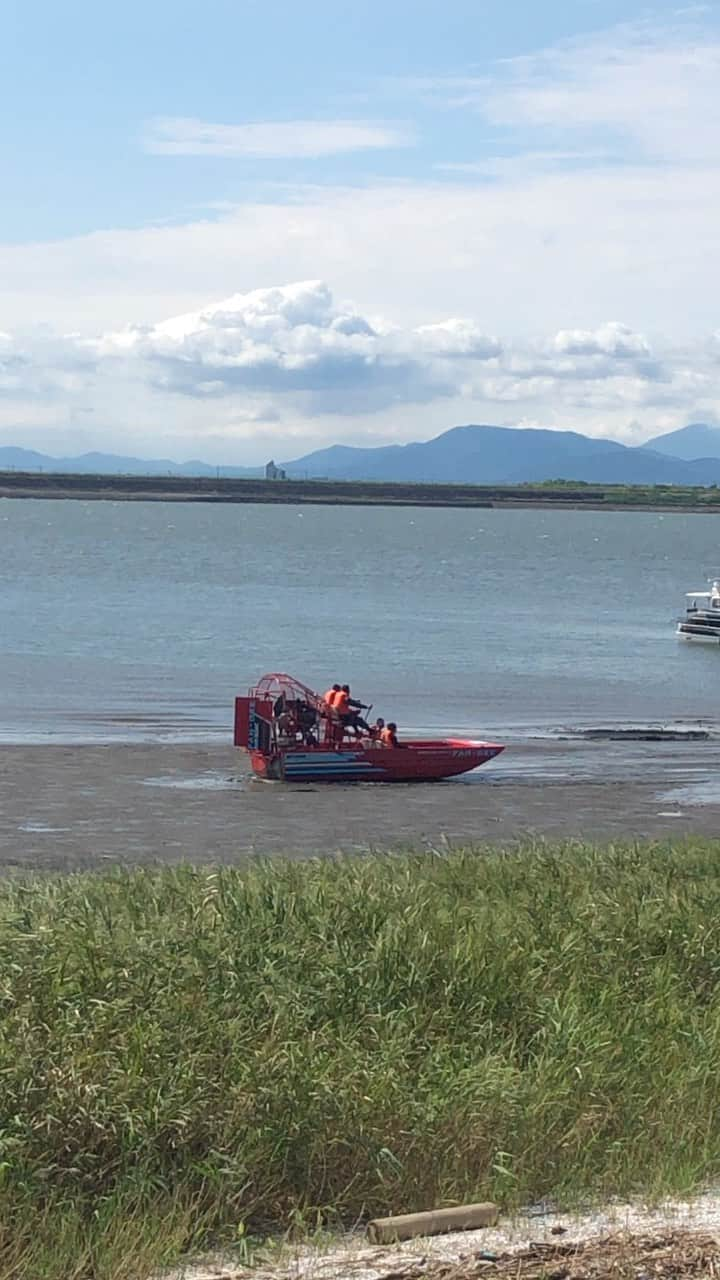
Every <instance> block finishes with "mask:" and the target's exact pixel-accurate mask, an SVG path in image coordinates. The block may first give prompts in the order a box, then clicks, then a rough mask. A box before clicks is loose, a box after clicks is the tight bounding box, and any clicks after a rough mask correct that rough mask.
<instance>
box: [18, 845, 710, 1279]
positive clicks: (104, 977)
mask: <svg viewBox="0 0 720 1280" xmlns="http://www.w3.org/2000/svg"><path fill="white" fill-rule="evenodd" d="M719 850H720V846H719V845H718V844H715V843H711V842H694V843H689V844H685V845H682V846H678V847H677V848H674V849H671V848H668V847H666V846H656V847H646V848H628V849H612V848H611V849H604V850H594V849H590V848H580V847H570V846H568V847H564V848H560V847H558V848H556V849H551V848H544V847H538V848H528V849H524V850H520V851H515V852H512V853H508V854H493V853H487V851H485V852H483V851H481V850H477V851H475V852H473V851H465V852H456V853H452V854H443V855H437V856H436V855H430V854H428V855H425V856H423V857H417V856H394V857H387V856H385V857H380V856H378V857H376V858H369V859H366V860H348V861H343V862H328V861H324V862H312V863H307V862H302V863H289V864H280V863H277V862H273V863H269V864H264V865H258V866H254V867H250V868H249V869H247V868H242V869H237V870H236V869H224V870H221V871H218V872H212V873H208V872H207V870H206V869H203V870H193V869H189V868H188V869H182V868H181V869H163V870H158V871H135V872H132V873H112V874H108V875H104V876H78V877H69V878H63V879H53V880H37V881H33V882H27V881H23V882H14V883H5V884H3V885H2V886H1V887H0V1001H1V1006H2V1019H1V1021H0V1081H1V1085H0V1275H2V1276H3V1277H9V1276H11V1275H12V1276H25V1275H27V1276H32V1277H33V1278H34V1280H42V1278H43V1277H45V1278H46V1280H49V1277H53V1280H59V1278H60V1277H62V1278H63V1280H70V1278H72V1277H81V1276H82V1277H91V1276H92V1277H95V1278H99V1277H103V1278H108V1280H109V1277H111V1276H112V1277H115V1280H117V1278H118V1277H121V1276H124V1275H127V1276H133V1277H134V1280H139V1278H140V1277H141V1276H142V1275H144V1274H146V1271H147V1269H148V1268H149V1267H150V1266H151V1265H152V1264H153V1263H155V1262H157V1261H158V1260H161V1259H163V1258H167V1257H168V1256H170V1255H171V1254H173V1253H174V1252H175V1251H177V1250H179V1249H182V1248H187V1247H192V1246H193V1245H194V1244H197V1243H198V1242H199V1241H200V1240H201V1239H202V1238H203V1234H204V1233H208V1232H209V1233H217V1232H220V1233H221V1234H222V1233H224V1234H225V1235H226V1236H227V1237H233V1236H235V1237H236V1238H237V1233H238V1231H239V1230H245V1231H248V1232H263V1231H266V1230H270V1229H273V1228H275V1229H277V1228H279V1229H285V1228H287V1227H288V1225H290V1224H292V1223H294V1222H295V1223H297V1222H302V1223H304V1224H305V1225H309V1226H312V1225H314V1224H315V1223H316V1222H317V1221H318V1220H319V1219H322V1220H326V1221H328V1220H329V1221H330V1222H333V1221H335V1222H337V1221H340V1220H342V1221H343V1222H350V1221H352V1220H354V1219H356V1218H362V1217H363V1216H364V1215H366V1214H369V1213H382V1212H386V1211H392V1210H395V1211H401V1210H410V1209H414V1208H419V1207H424V1206H428V1205H437V1204H444V1203H449V1202H452V1201H462V1200H466V1199H468V1198H485V1197H496V1198H498V1199H499V1200H500V1201H502V1202H503V1204H505V1205H512V1204H517V1203H520V1202H523V1201H527V1200H529V1199H533V1198H536V1197H539V1196H556V1197H561V1198H563V1197H565V1198H568V1197H569V1198H570V1199H575V1198H577V1197H578V1196H584V1195H592V1196H603V1195H607V1194H609V1193H615V1192H618V1193H624V1194H627V1193H633V1192H636V1191H646V1192H650V1193H657V1192H661V1191H664V1190H673V1191H683V1190H687V1189H690V1188H692V1187H695V1186H697V1185H698V1184H700V1183H701V1182H703V1181H705V1180H707V1179H712V1178H715V1177H717V1175H718V1173H719V1172H720V1110H719V1105H718V1104H719V1103H720V988H719V987H718V975H719V974H720V923H719V922H720V865H719V861H718V852H719Z"/></svg>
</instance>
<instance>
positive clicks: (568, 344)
mask: <svg viewBox="0 0 720 1280" xmlns="http://www.w3.org/2000/svg"><path fill="white" fill-rule="evenodd" d="M553 347H554V349H555V350H556V351H558V352H560V354H561V355H571V356H598V355H599V356H615V357H617V358H618V359H621V360H623V359H635V358H636V357H637V356H649V355H650V344H649V342H648V340H647V338H645V337H644V336H643V335H642V334H641V333H634V332H633V330H632V329H629V328H628V326H627V325H625V324H620V323H619V322H618V321H617V320H611V321H609V322H608V323H607V324H604V325H601V326H600V327H599V328H597V329H593V330H588V329H561V330H560V332H559V333H557V334H556V335H555V338H554V340H553Z"/></svg>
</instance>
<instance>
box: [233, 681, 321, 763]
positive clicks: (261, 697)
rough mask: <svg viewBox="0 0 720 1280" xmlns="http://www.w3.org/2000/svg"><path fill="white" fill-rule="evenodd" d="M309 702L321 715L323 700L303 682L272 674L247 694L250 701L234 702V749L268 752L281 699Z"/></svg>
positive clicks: (237, 700)
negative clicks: (277, 707)
mask: <svg viewBox="0 0 720 1280" xmlns="http://www.w3.org/2000/svg"><path fill="white" fill-rule="evenodd" d="M279 698H282V699H284V701H285V702H306V703H307V704H308V706H310V707H313V708H314V710H315V711H317V712H318V714H319V713H320V712H321V711H322V709H323V700H322V698H319V697H318V695H317V694H316V693H315V692H314V691H313V690H312V689H310V688H308V686H307V685H306V684H303V683H302V681H301V680H296V679H295V677H294V676H289V675H287V674H286V673H285V672H283V671H272V672H270V673H269V674H268V675H265V676H263V677H262V679H261V680H258V683H257V684H256V685H252V686H251V687H250V688H249V689H248V691H247V697H245V698H236V699H235V737H234V741H235V746H236V747H244V748H245V750H246V751H269V750H270V744H271V740H272V722H273V713H274V709H275V706H276V704H277V702H278V699H279Z"/></svg>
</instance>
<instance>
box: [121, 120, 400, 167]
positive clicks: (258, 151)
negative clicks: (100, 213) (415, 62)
mask: <svg viewBox="0 0 720 1280" xmlns="http://www.w3.org/2000/svg"><path fill="white" fill-rule="evenodd" d="M411 144H412V135H411V133H410V131H409V130H408V129H407V128H406V127H404V126H401V125H397V124H384V123H377V122H374V121H368V120H287V121H273V122H265V121H261V122H258V123H254V124H211V123H209V122H206V121H203V120H195V119H192V118H190V119H188V118H184V117H179V116H161V117H158V118H157V119H155V120H151V121H150V122H149V123H148V125H147V127H146V129H145V133H144V135H143V147H144V149H145V151H148V152H150V153H151V154H153V155H164V156H225V157H230V158H231V157H241V156H245V157H250V158H254V159H265V160H276V159H291V158H295V159H306V160H314V159H319V158H320V157H322V156H333V155H339V154H342V153H344V152H350V151H368V150H378V149H384V148H390V147H407V146H410V145H411Z"/></svg>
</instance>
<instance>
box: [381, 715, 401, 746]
mask: <svg viewBox="0 0 720 1280" xmlns="http://www.w3.org/2000/svg"><path fill="white" fill-rule="evenodd" d="M380 741H381V742H382V744H383V746H384V747H399V746H400V743H399V742H398V738H397V725H396V724H395V721H394V720H390V721H389V723H388V724H386V725H385V728H384V729H383V730H382V732H381V734H380Z"/></svg>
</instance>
